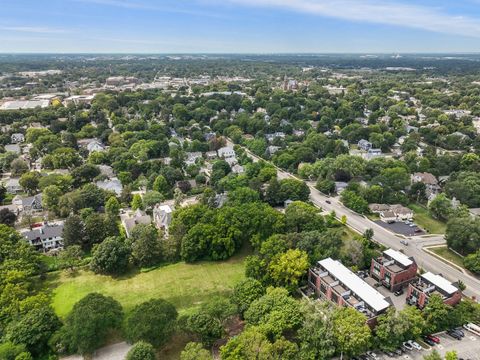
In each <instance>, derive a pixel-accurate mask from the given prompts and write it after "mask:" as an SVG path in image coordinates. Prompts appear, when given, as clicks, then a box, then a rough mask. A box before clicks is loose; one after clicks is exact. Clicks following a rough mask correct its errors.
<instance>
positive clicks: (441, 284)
mask: <svg viewBox="0 0 480 360" xmlns="http://www.w3.org/2000/svg"><path fill="white" fill-rule="evenodd" d="M433 294H437V295H439V296H440V297H441V298H442V299H443V302H444V303H445V304H447V305H451V306H455V305H457V304H458V303H459V302H460V300H462V291H461V290H460V289H459V288H458V287H457V286H455V285H454V284H453V283H451V282H450V281H448V280H447V279H445V278H444V277H443V276H441V275H436V274H433V273H431V272H427V273H425V274H422V275H420V276H419V277H418V278H417V279H415V280H414V281H412V282H411V283H410V284H409V286H408V291H407V298H406V301H407V303H408V304H409V305H415V306H417V307H418V308H420V309H423V308H424V307H425V306H426V305H427V304H428V299H429V298H430V296H432V295H433Z"/></svg>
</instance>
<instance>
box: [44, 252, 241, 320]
mask: <svg viewBox="0 0 480 360" xmlns="http://www.w3.org/2000/svg"><path fill="white" fill-rule="evenodd" d="M245 255H246V254H245V251H242V252H241V253H239V254H237V255H235V256H234V257H232V258H231V259H229V260H227V261H221V262H220V261H219V262H212V261H210V262H199V263H195V264H186V263H184V262H179V263H176V264H169V265H165V266H161V267H159V268H157V269H155V270H152V271H149V272H137V273H134V274H130V275H126V276H123V277H119V278H112V277H110V276H104V275H96V274H94V273H92V272H91V271H84V270H81V271H79V272H78V273H77V274H76V275H69V273H68V272H65V271H63V272H56V273H52V274H50V275H49V278H48V285H49V287H50V288H51V289H52V305H53V308H54V309H55V312H56V313H57V314H58V315H59V316H60V317H65V316H66V315H67V314H68V313H69V312H70V310H71V309H72V307H73V305H74V304H75V303H76V302H77V301H78V300H80V299H82V298H83V297H84V296H86V295H87V294H89V293H91V292H99V293H101V294H104V295H107V296H112V297H113V298H114V299H116V300H117V301H119V302H120V304H122V306H123V308H124V310H125V311H126V312H128V311H129V310H131V309H132V308H133V307H134V306H135V305H137V304H139V303H142V302H144V301H146V300H148V299H152V298H163V299H165V300H167V301H170V302H171V303H172V304H174V305H175V307H176V308H177V310H178V311H179V312H180V313H185V312H188V311H189V310H191V309H193V308H195V307H196V306H198V305H200V304H201V303H202V302H203V301H205V300H208V299H210V298H212V296H216V295H219V296H221V295H225V294H228V293H229V292H230V291H231V289H232V287H233V285H235V284H236V283H237V282H239V281H240V280H241V279H243V277H244V262H243V260H244V258H245Z"/></svg>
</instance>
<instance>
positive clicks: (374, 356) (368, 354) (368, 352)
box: [367, 351, 379, 360]
mask: <svg viewBox="0 0 480 360" xmlns="http://www.w3.org/2000/svg"><path fill="white" fill-rule="evenodd" d="M367 356H368V357H369V358H370V359H373V360H377V359H379V357H378V355H377V354H375V353H374V352H373V351H367Z"/></svg>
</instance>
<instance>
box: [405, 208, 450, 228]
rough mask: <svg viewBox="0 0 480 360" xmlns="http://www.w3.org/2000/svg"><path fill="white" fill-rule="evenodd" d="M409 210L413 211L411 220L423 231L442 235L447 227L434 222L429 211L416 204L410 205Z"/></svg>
mask: <svg viewBox="0 0 480 360" xmlns="http://www.w3.org/2000/svg"><path fill="white" fill-rule="evenodd" d="M409 208H410V209H412V210H413V211H414V216H413V220H414V222H415V224H417V225H418V226H420V227H421V228H422V229H425V230H426V231H427V232H428V233H430V234H444V233H445V230H446V228H447V225H446V224H445V223H443V222H441V221H438V220H435V219H434V218H433V217H432V215H431V214H430V211H429V210H428V209H427V208H425V207H423V206H421V205H418V204H411V205H409Z"/></svg>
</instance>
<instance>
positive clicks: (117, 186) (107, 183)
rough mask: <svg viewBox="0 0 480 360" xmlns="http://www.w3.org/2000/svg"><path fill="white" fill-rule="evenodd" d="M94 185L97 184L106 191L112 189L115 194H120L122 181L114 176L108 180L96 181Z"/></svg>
mask: <svg viewBox="0 0 480 360" xmlns="http://www.w3.org/2000/svg"><path fill="white" fill-rule="evenodd" d="M95 185H97V186H98V187H99V188H100V189H103V190H106V191H112V192H114V193H115V194H116V195H117V196H118V195H121V194H122V190H123V186H122V183H121V182H120V180H118V178H116V177H114V178H111V179H109V180H103V181H97V182H96V183H95Z"/></svg>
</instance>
